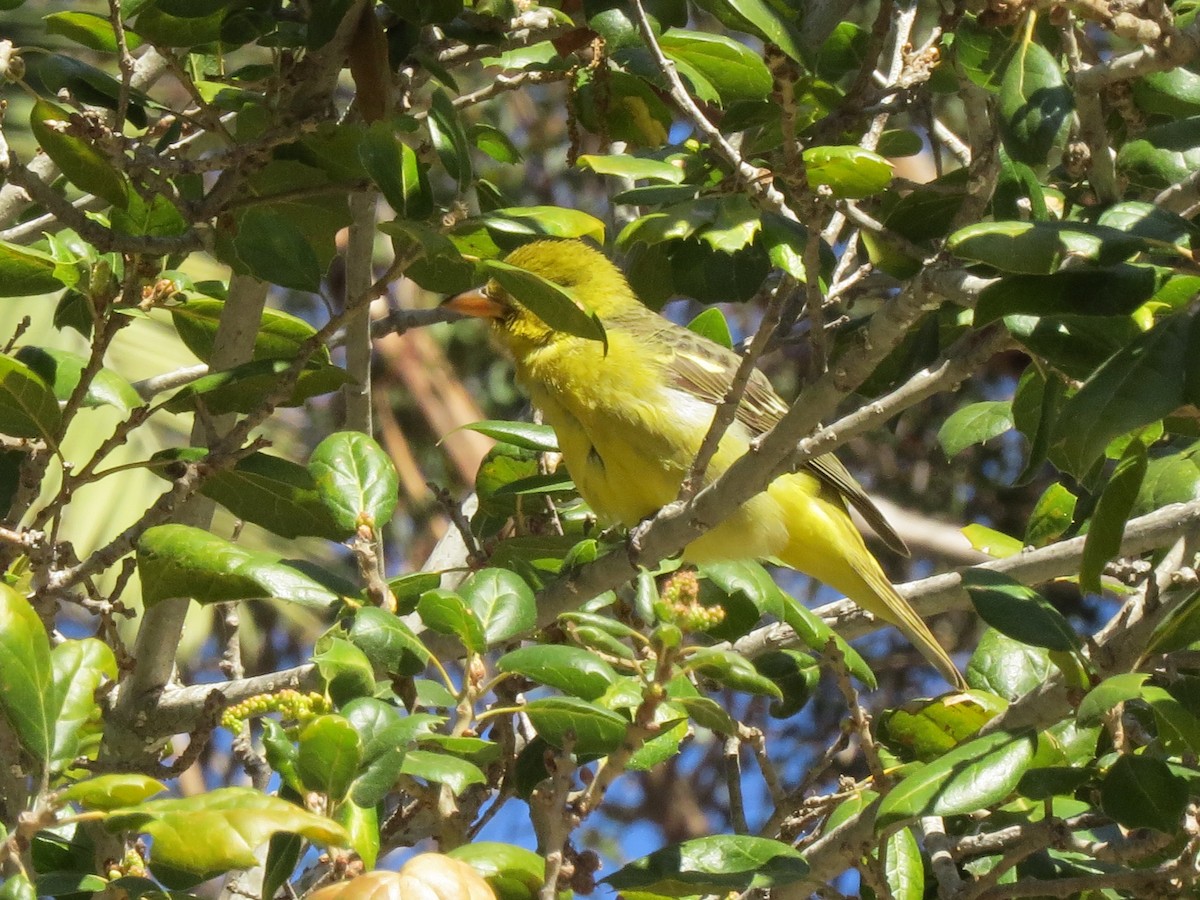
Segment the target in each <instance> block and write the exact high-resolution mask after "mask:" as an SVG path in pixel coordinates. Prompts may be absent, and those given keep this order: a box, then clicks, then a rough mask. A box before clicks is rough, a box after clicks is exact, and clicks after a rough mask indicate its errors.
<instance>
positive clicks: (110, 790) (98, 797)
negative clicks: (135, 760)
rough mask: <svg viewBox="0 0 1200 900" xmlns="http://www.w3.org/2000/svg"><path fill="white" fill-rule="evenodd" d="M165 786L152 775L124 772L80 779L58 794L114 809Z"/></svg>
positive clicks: (89, 805) (88, 806)
mask: <svg viewBox="0 0 1200 900" xmlns="http://www.w3.org/2000/svg"><path fill="white" fill-rule="evenodd" d="M165 790H167V786H166V785H165V784H163V783H162V782H161V781H159V780H158V779H156V778H151V777H150V776H149V775H139V774H137V773H135V772H121V773H114V774H112V775H97V776H96V777H95V778H88V779H86V780H84V781H77V782H75V783H74V784H71V785H69V786H68V787H67V788H66V789H65V790H64V791H62V792H61V793H60V794H59V795H58V796H59V798H60V799H61V800H63V801H65V802H67V803H78V804H79V805H80V806H82V807H83V808H84V809H100V810H110V809H117V808H118V807H121V806H134V805H135V804H138V803H141V802H142V801H143V800H148V799H150V798H151V797H153V796H154V795H155V794H160V793H162V792H163V791H165Z"/></svg>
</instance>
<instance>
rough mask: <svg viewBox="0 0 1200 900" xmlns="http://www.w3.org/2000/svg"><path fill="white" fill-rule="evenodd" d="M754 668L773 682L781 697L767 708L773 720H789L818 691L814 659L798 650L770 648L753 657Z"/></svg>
mask: <svg viewBox="0 0 1200 900" xmlns="http://www.w3.org/2000/svg"><path fill="white" fill-rule="evenodd" d="M754 668H755V669H757V670H758V673H759V674H760V675H764V676H765V677H767V678H769V679H770V680H771V681H772V682H774V683H775V686H776V687H778V688H779V690H780V691H781V692H782V693H783V699H782V700H779V701H774V702H772V703H771V705H770V707H768V711H769V712H770V714H771V716H772V717H774V718H776V719H788V718H791V717H792V716H794V715H795V714H796V713H798V712H799V711H800V710H801V709H803V708H804V707H805V705H806V704H807V703H808V701H809V700H810V699H811V698H812V696H813V694H814V693H815V692H816V690H817V684H818V682H820V680H821V670H820V668H819V667H818V666H817V661H816V660H815V659H813V658H812V657H811V656H809V655H808V654H807V653H801V652H799V651H798V650H772V651H770V652H768V653H763V654H762V655H760V656H756V657H755V658H754Z"/></svg>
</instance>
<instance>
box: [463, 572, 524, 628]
mask: <svg viewBox="0 0 1200 900" xmlns="http://www.w3.org/2000/svg"><path fill="white" fill-rule="evenodd" d="M458 595H459V596H460V597H462V598H463V600H465V601H466V602H467V605H468V606H470V608H471V610H472V611H473V612H474V614H475V617H476V618H477V619H478V620H479V622H480V624H481V625H482V626H483V634H484V637H485V639H486V640H487V643H488V645H489V646H490V645H492V644H498V643H500V642H501V641H506V640H509V639H510V638H514V637H517V636H518V635H521V634H524V633H525V632H527V631H531V630H533V628H534V626H535V625H537V601H536V599H535V598H534V596H533V591H532V590H530V588H529V585H528V584H526V583H525V580H524V579H523V578H521V577H520V576H519V575H517V574H516V573H515V572H510V571H508V570H507V569H495V568H488V569H482V570H480V571H478V572H475V573H473V574H472V575H470V576H468V577H467V579H466V580H465V581H463V583H462V584H460V585H459V586H458Z"/></svg>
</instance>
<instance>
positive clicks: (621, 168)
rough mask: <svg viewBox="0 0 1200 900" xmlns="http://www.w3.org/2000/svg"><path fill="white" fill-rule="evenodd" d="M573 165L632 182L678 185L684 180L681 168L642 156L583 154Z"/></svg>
mask: <svg viewBox="0 0 1200 900" xmlns="http://www.w3.org/2000/svg"><path fill="white" fill-rule="evenodd" d="M575 165H577V166H579V167H580V168H583V169H591V170H592V171H593V172H595V173H596V174H597V175H615V176H617V177H618V178H628V179H631V180H633V181H641V180H647V181H665V182H668V183H670V184H679V182H681V181H683V178H684V171H683V169H682V167H680V166H675V165H672V164H671V163H669V162H664V161H662V160H659V159H647V158H646V157H644V156H626V155H625V154H620V155H616V154H613V155H609V156H596V155H594V154H590V153H585V154H584V155H583V156H580V157H579V159H577V160H576V161H575Z"/></svg>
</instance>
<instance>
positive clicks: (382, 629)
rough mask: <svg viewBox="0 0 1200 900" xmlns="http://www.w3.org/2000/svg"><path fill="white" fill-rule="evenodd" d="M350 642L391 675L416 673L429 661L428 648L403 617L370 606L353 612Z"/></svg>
mask: <svg viewBox="0 0 1200 900" xmlns="http://www.w3.org/2000/svg"><path fill="white" fill-rule="evenodd" d="M350 642H351V643H352V644H354V645H355V646H356V647H358V648H359V649H361V650H362V651H363V652H364V653H365V654H367V657H368V658H369V659H370V660H371V662H372V663H374V664H375V665H376V666H378V667H379V668H380V669H381V670H382V671H383V672H386V673H388V674H391V675H416V674H418V673H420V672H421V671H423V670H424V668H425V664H426V663H428V662H429V651H428V650H427V649H426V648H425V645H424V644H422V643H421V639H420V638H419V637H417V635H416V634H414V633H413V630H412V629H411V628H409V627H408V625H406V624H405V623H404V620H403V619H400V618H399V617H397V616H396V615H395V614H393V613H390V612H388V611H387V610H383V609H378V608H376V607H374V606H365V607H363V608H362V609H360V610H358V612H356V613H355V614H354V621H353V623H352V624H351V626H350Z"/></svg>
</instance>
